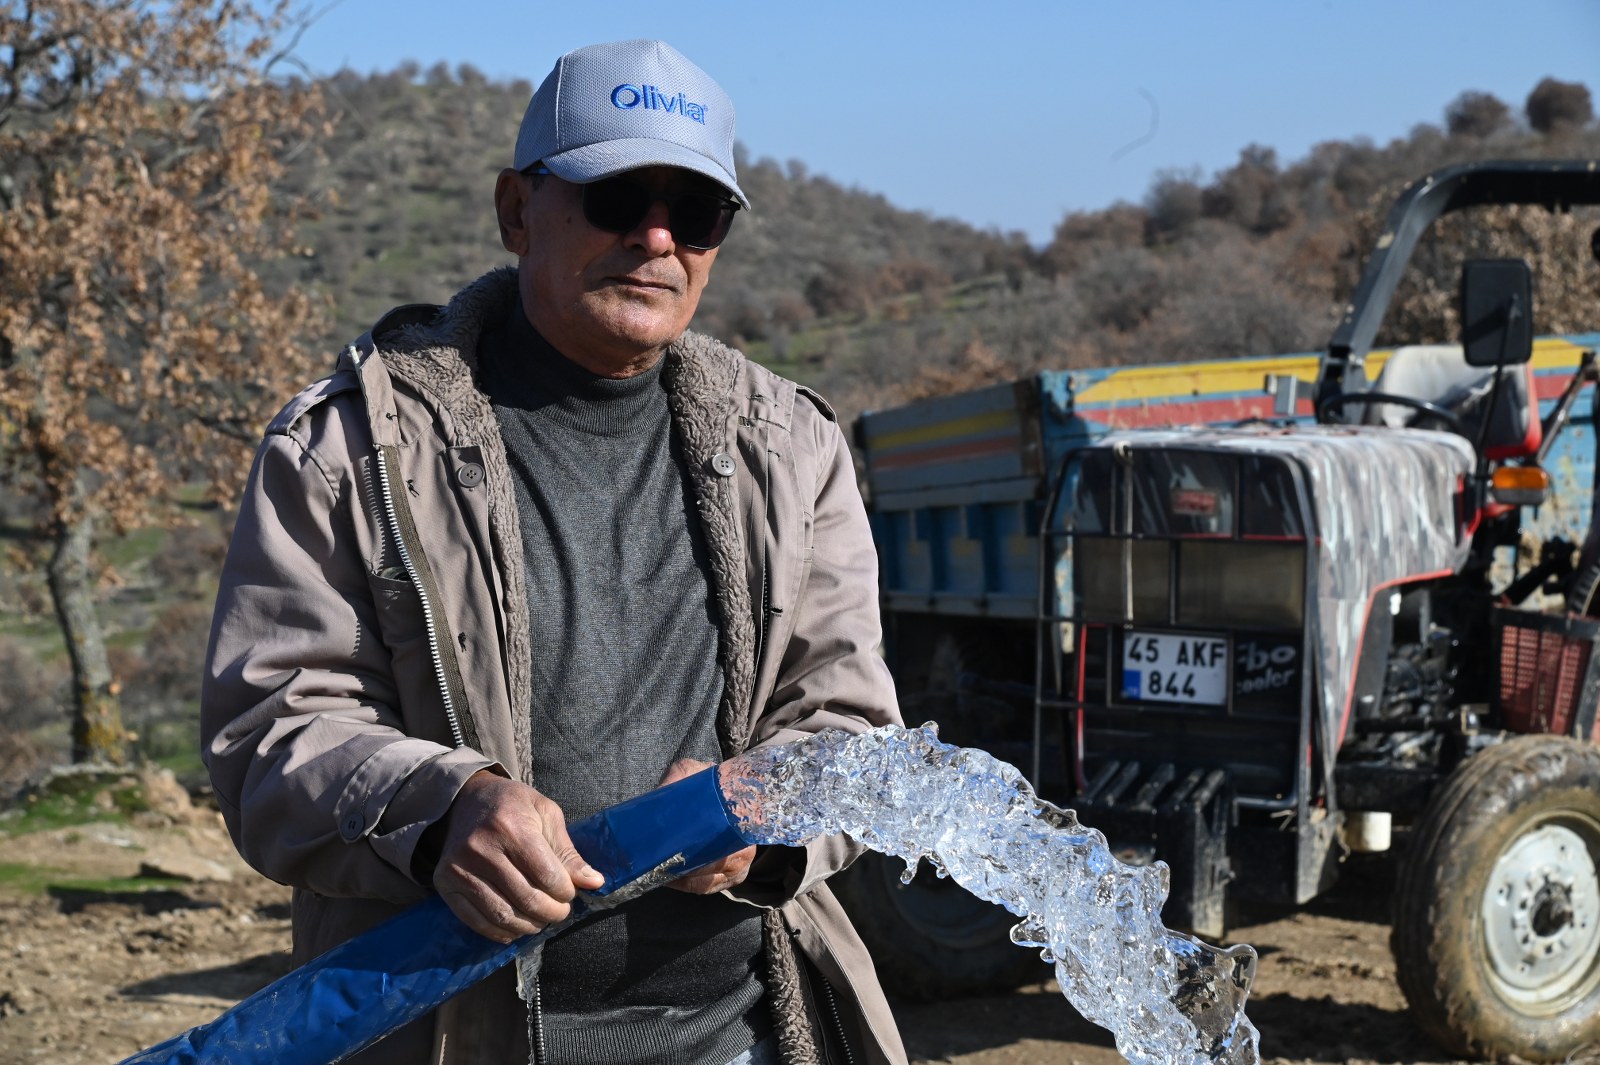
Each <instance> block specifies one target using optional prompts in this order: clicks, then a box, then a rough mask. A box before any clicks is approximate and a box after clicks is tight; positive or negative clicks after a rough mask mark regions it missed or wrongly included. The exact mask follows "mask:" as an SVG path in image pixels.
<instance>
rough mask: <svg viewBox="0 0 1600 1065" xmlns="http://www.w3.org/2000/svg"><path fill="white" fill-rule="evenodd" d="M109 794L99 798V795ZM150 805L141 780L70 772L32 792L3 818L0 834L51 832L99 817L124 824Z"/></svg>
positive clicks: (95, 819) (92, 821)
mask: <svg viewBox="0 0 1600 1065" xmlns="http://www.w3.org/2000/svg"><path fill="white" fill-rule="evenodd" d="M101 793H104V794H105V795H106V796H108V798H109V800H110V802H109V808H107V805H106V804H105V801H104V800H102V801H100V802H96V801H95V796H96V795H98V794H101ZM148 809H150V804H149V803H148V802H147V801H146V800H145V795H144V790H143V789H142V788H141V787H140V786H139V783H138V781H137V780H134V781H131V782H130V783H127V784H119V783H118V782H117V780H116V779H114V778H108V777H94V776H66V777H59V778H57V779H55V780H53V781H51V782H50V785H49V787H48V789H47V790H45V791H44V792H41V793H30V794H29V795H28V796H27V797H26V798H24V799H22V800H21V801H20V802H19V803H18V804H17V806H16V811H15V813H14V814H13V815H12V816H9V817H6V818H5V819H4V820H0V836H22V835H27V834H28V833H30V832H48V831H50V830H51V829H56V828H71V827H72V826H74V825H87V824H92V823H94V822H96V821H102V822H110V823H113V824H124V823H126V822H127V820H128V818H129V817H130V816H132V815H133V814H136V813H140V812H142V811H144V810H148Z"/></svg>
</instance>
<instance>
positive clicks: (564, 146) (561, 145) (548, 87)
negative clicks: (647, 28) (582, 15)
mask: <svg viewBox="0 0 1600 1065" xmlns="http://www.w3.org/2000/svg"><path fill="white" fill-rule="evenodd" d="M540 161H543V163H544V165H545V166H546V167H548V168H549V169H550V171H551V172H552V173H554V174H555V175H556V176H557V177H559V178H562V179H564V180H566V181H572V182H575V183H577V184H580V185H583V184H588V183H589V182H591V181H599V180H600V179H601V178H608V177H611V176H612V175H614V174H620V173H622V172H623V171H626V170H636V169H638V168H639V167H643V166H675V167H681V168H682V169H684V170H692V171H694V172H695V173H697V174H704V175H705V176H706V177H708V178H710V179H711V180H712V181H715V182H716V183H717V184H719V185H721V186H723V187H724V188H726V189H727V190H728V191H729V192H730V193H732V194H733V196H734V198H735V199H737V200H738V201H739V203H740V204H741V205H742V206H743V207H744V208H745V209H746V210H748V209H749V207H750V201H749V200H747V199H745V195H744V192H743V191H742V190H741V189H740V188H739V181H738V178H737V177H736V176H735V175H734V170H733V101H732V100H730V99H728V94H727V93H725V92H723V91H722V87H721V86H720V85H718V84H717V83H716V82H714V81H712V80H711V77H710V75H708V74H707V73H706V72H705V71H703V70H701V69H700V68H699V67H697V66H695V65H694V64H693V63H691V62H689V60H688V59H686V58H685V57H684V56H683V54H682V53H681V52H679V51H678V50H677V49H675V48H673V47H672V46H671V45H669V44H666V43H664V42H662V41H616V42H614V43H612V44H595V45H590V46H589V47H587V48H579V49H578V50H577V51H575V52H568V53H567V54H566V55H564V56H562V57H561V58H560V59H558V60H556V65H555V69H554V70H552V71H551V72H550V75H549V77H547V78H545V79H544V82H543V83H542V84H541V85H540V86H539V88H538V90H537V91H536V92H535V93H534V94H533V99H532V100H530V101H529V102H528V110H527V111H526V112H525V113H524V114H523V116H522V128H521V129H520V130H518V132H517V150H516V157H515V162H514V164H513V165H514V166H515V167H516V168H517V169H518V170H523V169H526V168H527V167H530V166H532V165H533V164H534V163H537V162H540Z"/></svg>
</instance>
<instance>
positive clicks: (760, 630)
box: [751, 445, 773, 684]
mask: <svg viewBox="0 0 1600 1065" xmlns="http://www.w3.org/2000/svg"><path fill="white" fill-rule="evenodd" d="M761 455H762V466H761V493H762V505H763V508H764V510H765V517H764V519H763V520H764V521H765V524H766V527H765V528H764V529H762V530H760V544H761V602H760V603H759V604H757V607H756V650H755V660H754V662H753V663H752V666H753V670H754V673H753V676H752V677H751V681H752V682H753V683H756V684H759V683H760V681H761V664H762V658H763V656H764V652H765V651H766V648H767V625H768V621H769V618H770V615H771V612H772V565H771V561H772V560H771V559H769V558H768V557H767V533H768V531H769V530H771V529H772V528H773V520H772V449H771V448H770V447H766V446H764V445H763V447H762V449H761Z"/></svg>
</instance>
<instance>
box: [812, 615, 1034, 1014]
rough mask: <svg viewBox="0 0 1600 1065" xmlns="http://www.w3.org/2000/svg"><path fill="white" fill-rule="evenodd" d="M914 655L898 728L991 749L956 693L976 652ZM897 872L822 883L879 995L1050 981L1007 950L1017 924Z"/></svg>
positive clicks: (945, 638)
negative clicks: (851, 930)
mask: <svg viewBox="0 0 1600 1065" xmlns="http://www.w3.org/2000/svg"><path fill="white" fill-rule="evenodd" d="M921 652H922V653H921V654H920V655H919V656H918V658H917V660H915V661H913V662H912V663H910V664H909V665H908V667H907V668H906V670H905V675H904V676H903V677H902V678H901V697H900V703H901V710H902V712H903V713H904V715H905V717H906V723H907V724H909V725H915V724H918V723H920V722H922V721H926V720H929V719H932V720H934V721H936V722H938V723H939V726H940V728H939V738H940V739H942V740H944V741H945V742H947V743H954V744H957V745H961V746H980V747H982V746H991V744H990V743H989V742H987V741H989V740H990V738H991V737H990V735H989V733H988V730H987V729H985V728H984V717H985V715H984V714H983V713H982V712H981V700H977V699H974V698H972V697H971V696H968V695H964V694H963V693H962V692H961V684H960V679H961V675H962V674H963V673H965V672H968V671H969V670H972V669H973V667H974V666H975V665H978V662H977V661H975V660H978V659H982V658H983V657H984V656H983V654H982V651H981V645H974V644H973V643H970V642H967V641H964V640H962V639H961V638H959V637H958V636H957V635H956V634H955V633H953V632H941V633H938V634H936V635H934V636H933V637H932V638H931V639H929V640H927V641H926V643H925V645H924V647H923V648H922V649H921ZM979 668H980V669H981V666H980V667H979ZM1002 753H1010V752H1002ZM904 871H905V863H904V862H903V861H901V860H900V859H898V858H889V857H885V856H884V855H881V854H874V853H871V852H868V853H867V854H863V855H862V856H861V857H860V858H859V859H857V860H856V862H855V863H854V864H853V865H851V866H850V868H849V869H846V870H845V871H844V872H843V873H840V874H839V875H838V876H835V877H834V878H832V879H831V880H830V881H829V882H828V883H829V886H830V887H832V888H833V890H834V893H835V894H836V895H838V896H839V901H840V903H842V904H843V905H844V908H845V909H846V910H847V911H848V912H849V914H850V919H851V922H852V923H853V924H854V925H855V927H856V931H857V932H858V933H860V935H861V938H862V940H863V941H864V942H865V943H866V944H867V949H868V950H869V951H870V952H871V954H872V960H873V964H874V965H876V966H877V969H878V973H879V975H880V976H881V977H882V979H883V984H884V987H886V988H888V989H889V990H890V991H891V992H893V993H894V994H896V995H898V996H900V997H902V998H910V999H918V1000H922V1001H939V1000H944V999H952V998H968V997H972V996H975V995H984V994H997V993H1002V992H1006V991H1010V990H1012V989H1014V988H1016V987H1017V986H1019V985H1021V984H1024V983H1027V982H1028V981H1030V980H1044V979H1047V978H1048V977H1049V976H1050V974H1051V970H1050V969H1049V968H1047V967H1046V966H1045V965H1044V963H1043V962H1041V961H1040V960H1039V952H1038V951H1037V950H1033V949H1028V948H1023V947H1019V946H1017V945H1016V944H1015V943H1013V942H1011V927H1012V926H1013V925H1015V924H1016V923H1017V921H1018V920H1019V918H1017V917H1015V916H1013V915H1012V914H1011V913H1009V912H1008V911H1007V910H1006V909H1005V908H1004V907H1001V906H996V905H994V904H993V903H990V902H985V901H983V900H982V899H980V898H978V897H976V896H975V895H972V894H970V893H969V892H967V891H966V890H965V889H964V888H962V887H960V886H958V885H957V884H955V883H954V882H953V881H951V880H946V879H942V878H940V877H938V876H937V875H935V874H934V873H933V872H932V871H931V870H930V869H928V868H927V867H926V866H924V867H923V868H922V871H921V872H919V873H918V874H917V876H916V877H915V878H914V879H913V880H912V881H911V883H909V884H903V883H901V881H900V877H901V874H902V873H903V872H904Z"/></svg>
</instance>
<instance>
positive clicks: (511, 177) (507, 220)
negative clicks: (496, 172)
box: [494, 168, 530, 259]
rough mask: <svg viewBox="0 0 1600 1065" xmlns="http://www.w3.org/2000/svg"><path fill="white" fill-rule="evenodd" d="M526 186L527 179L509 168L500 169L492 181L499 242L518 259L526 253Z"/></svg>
mask: <svg viewBox="0 0 1600 1065" xmlns="http://www.w3.org/2000/svg"><path fill="white" fill-rule="evenodd" d="M528 186H529V183H528V181H527V180H526V179H525V178H524V177H523V176H522V175H521V174H519V173H517V172H516V171H515V170H512V169H510V168H507V169H505V170H502V171H500V176H499V177H498V178H496V179H495V183H494V214H495V219H496V221H498V222H499V223H500V243H501V244H502V245H504V246H505V249H506V251H508V252H510V253H511V254H512V255H515V256H516V257H517V258H519V259H520V258H522V257H523V256H524V255H526V254H528V227H527V224H526V223H525V222H524V220H523V208H524V207H526V206H527V203H528V192H529V191H530V190H529V187H528Z"/></svg>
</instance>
